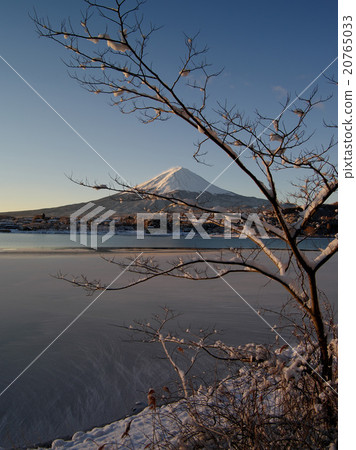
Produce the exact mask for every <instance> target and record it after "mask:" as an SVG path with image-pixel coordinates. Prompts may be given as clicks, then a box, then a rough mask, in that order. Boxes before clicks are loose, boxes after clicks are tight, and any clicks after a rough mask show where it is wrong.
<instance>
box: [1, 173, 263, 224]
mask: <svg viewBox="0 0 356 450" xmlns="http://www.w3.org/2000/svg"><path fill="white" fill-rule="evenodd" d="M134 189H137V190H138V191H145V192H148V193H155V194H161V195H165V196H172V197H174V198H177V199H180V200H185V201H186V202H188V203H190V204H193V205H195V204H196V205H204V207H206V208H210V209H214V210H218V211H231V212H239V211H242V210H250V209H256V208H261V207H268V205H269V202H268V201H267V200H264V199H261V198H257V197H246V196H244V195H240V194H236V193H234V192H231V191H227V190H225V189H222V188H220V187H218V186H215V185H214V184H210V183H209V182H208V181H207V180H205V179H204V178H202V177H201V176H199V175H197V174H195V173H194V172H192V171H190V170H189V169H185V168H183V167H174V168H172V169H169V170H166V171H165V172H162V173H160V174H159V175H157V176H155V177H154V178H152V179H150V180H148V181H146V182H144V183H141V184H139V185H136V186H135V188H133V190H132V191H131V192H122V193H117V194H114V195H110V196H108V197H103V198H101V199H99V200H94V201H93V203H95V205H96V206H103V207H104V208H106V209H112V210H114V211H116V212H117V214H118V215H119V216H128V215H133V214H136V213H138V212H157V211H161V210H162V209H164V210H165V211H166V212H169V211H179V210H180V208H181V207H180V206H179V205H176V204H172V202H170V201H169V200H165V199H161V198H153V197H152V198H149V199H147V198H145V199H144V200H142V199H141V198H139V196H138V195H137V192H135V191H134ZM85 204H86V203H76V204H71V205H65V206H59V207H55V208H43V209H38V210H31V211H16V212H9V213H7V214H9V215H11V216H13V217H24V216H33V215H37V214H45V215H46V216H47V217H62V216H69V215H70V214H72V213H74V212H75V211H77V210H78V209H79V208H81V207H82V206H84V205H85Z"/></svg>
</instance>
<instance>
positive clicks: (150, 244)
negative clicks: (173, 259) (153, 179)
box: [0, 231, 331, 252]
mask: <svg viewBox="0 0 356 450" xmlns="http://www.w3.org/2000/svg"><path fill="white" fill-rule="evenodd" d="M77 237H78V242H73V241H71V240H70V235H69V234H67V233H63V234H56V233H39V232H19V233H15V232H13V233H1V232H0V252H1V251H3V250H21V249H43V248H45V249H57V248H62V249H64V248H85V247H84V246H83V245H81V244H80V243H79V235H78V236H77ZM330 241H331V239H330V238H307V239H305V240H303V242H302V243H301V244H300V245H301V248H302V249H305V250H317V249H319V248H325V247H326V246H327V245H328V243H329V242H330ZM89 242H90V241H89V240H88V243H89ZM265 242H266V245H267V246H269V247H270V248H283V246H282V243H281V241H280V240H279V239H273V238H271V239H265ZM98 243H99V247H102V248H171V249H174V248H206V249H209V248H212V249H214V248H216V249H219V248H230V247H235V248H252V247H253V246H254V244H253V243H252V242H251V241H250V240H249V239H238V238H235V239H224V238H223V237H219V236H214V237H211V239H203V238H202V237H201V236H199V235H195V236H194V237H193V239H186V238H185V236H184V235H181V239H172V237H171V236H169V235H168V236H163V235H160V236H153V235H149V234H147V235H145V237H144V239H137V237H136V232H135V231H133V232H129V233H126V234H116V235H114V236H112V237H111V238H110V239H109V240H107V241H106V242H104V243H101V236H100V235H99V236H98Z"/></svg>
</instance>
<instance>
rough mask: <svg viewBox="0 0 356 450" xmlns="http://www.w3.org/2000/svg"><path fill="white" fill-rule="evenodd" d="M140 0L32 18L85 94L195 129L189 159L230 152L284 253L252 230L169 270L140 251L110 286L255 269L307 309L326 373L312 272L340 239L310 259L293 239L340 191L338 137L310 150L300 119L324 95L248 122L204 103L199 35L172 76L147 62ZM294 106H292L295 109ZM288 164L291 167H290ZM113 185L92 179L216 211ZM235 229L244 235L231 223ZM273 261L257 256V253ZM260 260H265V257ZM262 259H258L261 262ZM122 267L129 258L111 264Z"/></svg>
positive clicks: (188, 41)
mask: <svg viewBox="0 0 356 450" xmlns="http://www.w3.org/2000/svg"><path fill="white" fill-rule="evenodd" d="M141 3H142V2H141V1H128V0H121V1H119V0H116V1H114V0H112V1H106V2H102V3H101V2H96V1H91V0H86V4H87V10H86V12H85V13H84V14H83V17H82V21H81V26H78V27H75V26H73V25H72V24H71V22H70V20H68V21H64V22H62V23H61V25H60V26H58V27H54V26H52V25H51V22H50V21H49V20H48V19H41V18H39V17H38V15H37V14H35V15H34V17H33V19H34V21H35V23H36V26H37V29H38V32H39V34H40V36H44V37H47V38H50V39H52V40H53V41H55V42H57V43H58V44H59V45H61V46H63V47H65V48H66V49H68V51H69V53H70V55H71V59H70V62H69V63H68V66H69V67H70V68H71V69H72V73H71V76H72V77H73V78H74V79H76V80H77V81H79V83H80V84H81V85H82V86H83V87H84V88H85V89H87V90H88V91H90V92H92V93H95V94H100V95H104V94H105V95H107V96H109V97H110V99H111V103H112V105H113V106H117V107H119V109H120V110H121V112H122V113H124V114H130V113H136V114H138V115H139V118H140V120H141V121H142V122H143V123H151V122H154V121H164V120H167V119H168V118H169V117H171V116H175V117H178V118H179V119H181V120H182V121H184V122H185V124H186V125H187V126H190V127H193V128H195V129H196V130H197V131H198V132H199V133H200V135H201V139H200V140H199V141H198V142H197V143H196V150H195V152H194V158H195V159H196V160H197V161H199V162H201V161H202V157H203V155H204V152H203V147H204V144H206V143H207V142H210V143H213V144H215V146H216V147H217V148H219V150H220V151H222V152H224V153H225V154H226V155H227V156H228V157H229V158H230V165H232V166H233V167H235V168H236V169H238V170H240V171H242V172H243V173H245V174H246V175H247V176H248V177H249V179H250V180H251V181H252V182H253V183H254V184H255V186H257V188H258V189H259V191H260V192H261V194H262V195H263V196H264V197H265V198H266V199H267V200H268V201H269V203H270V208H271V210H272V212H273V213H272V215H273V220H272V222H271V220H269V221H268V220H267V219H266V217H261V221H262V224H263V225H264V226H265V229H266V230H267V231H268V232H269V233H270V234H271V235H272V236H274V237H275V238H278V239H280V240H281V241H282V242H283V243H284V245H285V247H286V249H287V251H286V252H284V253H283V255H282V256H281V255H279V254H278V253H276V252H274V251H272V250H270V249H269V248H268V246H266V244H265V242H264V241H263V240H262V239H260V238H259V237H258V235H257V234H256V233H254V232H249V233H248V238H249V239H251V240H252V241H253V242H254V244H255V245H256V247H257V250H256V249H254V250H251V251H250V252H247V251H241V250H238V249H232V250H231V252H230V255H227V252H223V253H222V255H221V256H220V257H211V256H208V257H204V256H202V255H201V254H200V255H198V256H197V257H196V258H190V259H189V260H177V261H174V262H173V263H172V264H171V265H170V266H169V267H162V266H160V265H159V264H158V263H157V261H155V260H154V259H152V258H146V257H141V258H139V259H137V260H136V261H135V263H134V264H132V265H131V267H130V270H131V271H132V272H134V273H135V274H137V276H138V278H137V279H136V280H135V281H134V282H133V283H131V284H125V285H123V286H120V287H109V290H119V289H125V288H127V287H128V286H131V285H133V284H137V283H142V282H144V281H147V280H149V279H152V278H154V277H158V276H172V277H184V278H187V279H190V280H206V279H215V278H222V277H225V276H226V275H228V274H231V273H232V274H234V273H238V272H245V271H246V270H248V271H252V272H257V273H260V274H263V275H265V276H266V277H268V278H270V279H272V280H274V281H275V282H277V283H279V284H280V285H282V286H283V287H284V288H285V289H286V290H287V291H288V293H289V294H290V296H291V297H292V298H293V299H294V300H295V302H296V303H297V304H298V306H299V308H300V310H301V311H302V314H305V315H306V316H307V317H308V318H309V320H310V322H311V324H312V326H313V330H314V333H315V339H316V342H317V348H318V351H319V352H320V362H321V371H320V375H321V376H322V377H323V378H324V379H327V380H330V379H331V378H332V370H331V361H330V356H329V354H328V335H327V332H326V330H325V327H324V318H323V312H322V309H321V305H320V299H319V291H318V284H317V272H318V270H319V269H320V268H321V267H322V266H323V265H324V264H325V263H326V262H327V261H328V260H329V259H330V258H331V257H332V256H333V255H334V254H335V253H336V252H337V238H335V239H334V240H332V241H331V242H330V244H329V245H328V246H327V248H326V249H325V250H324V251H322V252H320V254H319V255H318V256H317V257H316V258H314V259H311V258H310V257H309V256H308V255H307V254H305V253H304V252H303V251H301V249H300V246H299V242H300V239H301V237H302V236H303V233H304V231H305V229H306V228H307V226H308V225H309V224H310V221H311V220H312V218H313V216H314V215H315V213H316V212H317V210H318V209H319V208H320V207H321V206H322V205H323V204H324V203H325V202H326V201H327V200H328V199H329V198H330V196H331V195H332V194H333V193H334V192H335V191H336V190H337V170H336V167H335V164H334V163H333V160H332V150H333V149H334V146H335V142H334V140H333V139H331V140H330V141H329V142H328V143H327V144H326V145H325V146H320V148H313V149H310V148H308V147H307V144H308V143H309V140H310V138H311V136H312V134H308V133H307V129H306V122H307V120H308V117H309V114H310V112H311V111H312V110H313V109H314V108H315V107H316V106H317V105H320V104H321V103H323V102H325V101H327V100H328V99H329V98H330V97H326V98H321V97H318V92H317V89H314V90H313V91H312V92H311V93H310V94H309V95H308V96H305V97H304V96H303V97H298V98H297V99H296V100H293V101H291V98H290V97H288V98H287V99H286V101H285V103H284V104H282V105H281V109H280V113H279V114H278V116H276V117H272V116H268V115H264V114H261V113H260V112H258V111H257V112H256V115H255V118H254V120H251V119H249V118H246V117H244V115H243V114H241V113H240V112H239V110H238V109H237V108H236V106H230V105H229V104H228V102H227V101H226V102H221V103H218V104H217V105H214V106H211V105H210V104H209V97H208V88H209V86H210V83H209V82H210V81H211V79H212V78H214V77H217V76H219V74H220V71H213V70H212V69H211V66H210V64H208V62H207V61H206V59H205V56H206V53H207V48H206V47H199V44H198V35H196V36H185V47H186V52H185V55H184V56H183V57H182V59H181V62H180V67H179V69H178V70H177V73H176V76H175V77H173V78H172V79H169V77H165V75H164V73H163V72H162V71H161V70H160V69H159V66H158V60H159V58H158V57H157V61H155V62H154V63H153V62H152V61H151V60H149V59H148V57H147V53H146V49H147V46H148V45H149V42H150V38H151V36H152V34H153V33H155V32H156V31H158V30H159V29H158V28H157V27H155V26H152V25H151V26H149V27H146V25H145V23H144V20H143V17H142V16H140V6H141ZM97 15H98V16H99V17H100V23H105V24H106V25H105V29H101V30H99V29H97V26H98V25H97V22H95V21H94V20H93V17H94V16H97ZM291 106H293V110H291ZM292 169H293V170H292ZM282 170H289V171H290V173H293V174H295V175H296V176H297V179H298V178H299V177H300V176H302V177H303V179H302V180H300V182H296V183H294V185H293V193H292V194H293V195H294V198H295V202H296V203H297V204H298V205H299V206H300V207H301V212H299V214H298V215H297V216H295V217H294V218H292V219H291V218H290V215H288V214H287V213H286V211H285V210H284V207H283V204H284V203H285V199H283V198H282V199H281V198H280V195H279V193H278V187H277V180H278V176H277V177H276V174H277V173H278V172H280V171H282ZM115 181H116V182H117V184H116V185H111V186H108V185H106V184H104V185H91V184H90V183H83V182H81V183H80V184H83V185H89V186H90V187H93V188H95V189H109V190H113V191H116V192H136V193H139V194H140V195H141V196H142V197H144V198H147V197H150V198H152V197H159V198H163V199H166V200H168V201H169V202H171V203H175V204H179V205H181V206H182V207H186V208H187V210H191V209H192V208H193V209H195V210H200V211H201V212H205V213H216V210H212V209H209V208H205V207H204V206H202V205H201V204H199V202H198V201H197V202H196V203H190V202H187V201H184V200H182V199H178V198H174V197H172V196H164V195H160V194H158V193H154V192H143V191H140V190H139V189H138V188H134V189H133V188H132V187H130V186H127V185H125V184H123V183H122V182H121V180H119V179H116V180H115ZM235 231H236V233H237V234H238V233H240V232H241V231H239V230H238V229H235ZM263 255H264V257H266V258H267V260H269V261H270V262H271V263H272V269H271V267H270V265H268V264H266V263H264V262H263V258H262V256H263ZM261 258H262V259H261ZM261 261H262V262H261ZM110 262H111V263H114V264H119V265H124V266H127V262H126V261H115V260H110ZM69 281H70V282H72V283H73V284H75V285H79V286H83V287H85V288H86V289H88V290H90V291H92V292H93V291H96V290H100V289H106V286H105V285H104V284H101V283H98V282H97V281H95V282H91V281H90V280H87V279H76V280H69Z"/></svg>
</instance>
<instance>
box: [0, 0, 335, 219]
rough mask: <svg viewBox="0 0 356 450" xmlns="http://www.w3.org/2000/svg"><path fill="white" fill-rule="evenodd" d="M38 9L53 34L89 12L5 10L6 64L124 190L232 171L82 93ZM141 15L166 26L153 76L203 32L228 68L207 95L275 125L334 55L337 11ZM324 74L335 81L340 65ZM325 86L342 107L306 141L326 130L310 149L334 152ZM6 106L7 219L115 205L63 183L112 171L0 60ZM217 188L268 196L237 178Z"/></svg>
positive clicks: (322, 6)
mask: <svg viewBox="0 0 356 450" xmlns="http://www.w3.org/2000/svg"><path fill="white" fill-rule="evenodd" d="M33 7H35V8H36V11H37V13H38V15H39V16H48V17H49V18H50V19H51V22H52V23H53V24H59V23H60V22H61V20H62V19H63V18H67V17H70V18H71V20H72V22H73V24H76V23H78V22H79V21H80V18H81V15H80V11H81V10H84V9H85V4H84V3H83V2H82V1H79V0H78V1H72V0H61V1H51V2H49V1H47V0H36V1H34V0H13V1H11V2H1V5H0V56H1V57H2V58H4V59H5V60H6V61H7V62H8V63H9V64H10V65H11V66H12V67H13V68H14V69H15V70H16V71H17V72H18V73H19V74H20V75H21V76H22V77H23V78H24V79H25V80H26V81H27V82H28V83H29V84H30V85H31V86H33V88H34V89H36V90H37V91H38V92H39V93H40V95H41V96H42V97H43V98H44V99H45V100H46V101H47V102H48V103H49V104H50V105H51V106H52V107H53V108H54V109H55V110H56V111H58V113H59V114H61V115H62V116H63V118H64V119H65V120H66V121H67V122H68V123H69V124H70V125H71V126H72V127H73V128H75V129H76V130H77V131H78V133H80V134H81V135H82V136H83V137H84V138H85V139H86V140H87V141H88V142H89V143H90V144H91V145H92V146H93V147H94V148H95V150H96V151H97V152H98V153H100V154H101V155H102V157H103V158H104V159H105V160H106V161H108V162H109V164H110V165H111V166H112V167H113V168H114V169H115V170H116V171H117V172H119V173H120V174H121V175H122V176H123V177H124V178H125V179H126V180H128V181H129V182H130V183H132V184H137V183H141V182H143V181H146V180H148V179H149V178H152V177H153V176H155V175H157V174H159V173H160V172H162V171H164V170H167V169H169V168H170V167H174V166H183V167H186V168H188V169H190V170H192V171H193V172H195V173H197V174H199V175H200V176H202V177H204V178H206V179H207V180H209V181H212V180H213V179H214V178H215V177H216V176H217V175H218V174H219V173H220V172H221V171H222V170H223V169H224V168H225V167H226V166H227V165H228V164H229V163H230V160H229V159H228V157H227V156H226V155H224V154H223V153H222V152H221V151H219V150H218V149H214V147H212V146H211V147H209V148H208V150H209V153H208V155H206V157H205V159H206V162H207V163H209V164H210V166H206V165H201V164H198V163H197V162H195V160H194V159H193V158H192V155H193V153H194V150H195V147H194V145H193V143H194V142H196V141H197V140H198V138H199V133H197V132H196V131H195V130H193V129H189V128H187V126H186V125H185V124H184V123H180V122H179V121H178V120H177V119H172V120H169V121H168V122H163V123H153V124H150V125H143V124H141V123H140V122H139V121H138V119H137V117H136V116H134V115H122V114H120V112H119V111H118V109H115V108H114V107H112V106H110V105H109V98H106V97H104V96H100V95H98V96H95V95H92V94H90V93H88V92H87V91H85V90H84V89H82V88H81V87H80V86H79V85H78V83H76V82H75V81H74V80H73V79H71V78H70V77H69V76H68V72H67V67H66V66H65V64H64V63H63V61H62V60H63V59H67V58H68V53H66V51H65V50H64V49H63V48H62V47H60V46H58V45H57V44H56V43H54V42H52V41H50V40H48V39H44V38H39V37H38V35H37V34H36V30H35V26H34V24H33V22H32V20H31V19H30V17H29V13H31V12H32V11H33ZM144 15H145V20H147V21H148V22H153V23H154V24H157V25H163V28H162V29H161V30H160V31H159V32H158V33H157V35H156V37H155V39H154V40H153V42H152V47H151V49H150V50H149V56H150V58H151V60H152V61H153V62H154V64H155V67H157V68H158V69H159V68H160V67H161V68H162V69H161V70H162V71H163V72H164V73H167V76H170V75H172V73H173V72H172V71H174V70H176V68H177V67H178V65H179V61H180V59H179V56H180V55H182V54H184V34H183V32H185V33H186V34H187V35H193V34H195V33H196V32H197V31H199V32H200V35H199V42H201V43H202V44H204V43H206V44H207V46H208V47H209V53H208V56H207V59H208V60H209V61H210V62H212V63H213V66H214V67H215V68H216V69H220V68H222V67H224V72H223V74H222V75H221V76H220V78H219V79H216V80H214V81H213V83H212V85H211V89H212V92H213V96H214V97H216V98H220V99H222V100H223V101H224V100H225V99H228V100H229V102H230V103H231V104H235V103H236V104H237V105H238V107H239V108H240V110H242V111H244V112H245V113H246V115H248V116H252V115H253V112H254V110H255V109H256V108H258V109H259V110H260V111H261V112H263V113H265V114H266V115H269V116H273V115H277V114H278V113H279V112H280V105H279V102H281V101H283V100H284V98H285V95H286V93H287V92H289V93H291V95H292V98H294V95H295V94H296V93H299V92H301V91H302V90H303V89H304V88H305V87H306V86H307V85H308V84H309V83H310V82H311V81H312V80H313V79H314V78H315V77H316V76H318V74H319V73H320V72H321V71H322V70H323V69H324V68H325V67H327V66H328V65H329V64H330V63H331V61H333V59H334V58H335V57H336V56H337V1H334V0H332V1H331V0H326V1H323V2H322V1H314V2H310V1H306V0H301V1H298V2H286V1H285V0H278V1H273V2H266V1H255V2H242V1H230V0H229V1H228V0H221V1H220V2H219V3H217V2H216V1H213V0H195V1H191V0H180V1H176V2H173V1H171V2H169V1H167V0H148V1H147V3H146V4H145V5H144ZM326 74H327V75H329V76H332V75H337V62H335V63H334V64H333V65H332V66H331V67H330V68H329V69H328V71H327V72H326ZM317 84H318V86H319V88H320V92H321V93H322V94H324V93H326V94H329V93H333V94H334V98H333V99H332V100H331V101H330V102H329V103H327V104H324V105H323V106H322V107H321V108H318V109H317V110H316V111H315V113H313V115H312V117H311V122H310V123H308V127H309V130H310V131H313V130H314V129H317V130H318V132H317V133H316V135H315V137H314V138H313V140H312V141H311V145H314V144H319V143H324V144H327V142H328V139H329V137H330V134H331V130H330V129H325V128H320V126H319V125H320V123H321V121H322V118H323V117H324V118H325V119H326V121H329V122H336V121H337V95H336V89H335V88H334V87H333V86H331V85H330V84H329V83H328V82H327V80H325V79H324V78H320V79H319V80H318V82H317ZM313 87H314V86H313ZM310 89H312V88H310ZM306 94H307V93H306ZM0 102H1V109H0V110H1V121H0V123H1V125H0V126H1V137H0V148H1V162H0V211H11V210H12V211H15V210H22V209H37V208H42V207H43V208H44V207H51V206H60V205H64V204H70V203H77V202H82V201H89V200H92V199H96V198H99V197H103V196H105V195H108V194H109V193H105V192H103V191H100V192H95V191H93V190H91V189H86V188H83V187H80V186H78V185H75V184H73V183H72V182H71V181H69V180H68V179H67V177H66V174H68V175H73V176H74V177H75V178H78V179H82V178H86V177H87V178H88V179H89V180H91V181H97V182H100V183H105V182H107V181H108V180H109V174H111V175H114V172H113V171H112V170H111V168H110V167H108V166H107V165H106V164H105V163H104V162H103V161H102V160H101V159H100V158H99V157H98V156H97V155H96V154H95V153H94V152H93V150H91V149H90V148H89V147H88V146H87V145H86V144H85V143H84V142H83V141H82V140H81V139H80V138H79V137H78V136H77V135H76V134H75V133H74V132H73V130H71V129H70V128H69V127H68V125H66V124H65V123H64V122H63V121H62V120H61V119H60V118H59V117H58V116H57V115H56V114H55V113H54V112H53V111H52V110H51V109H50V108H49V106H48V105H46V104H45V103H44V102H43V101H42V100H41V99H40V98H39V97H38V96H36V95H35V93H34V92H33V91H32V90H31V89H30V88H29V87H28V86H27V85H26V83H25V82H24V81H23V80H21V79H20V78H19V76H18V75H16V74H15V73H14V71H13V70H11V68H10V67H9V66H8V65H7V64H6V63H5V62H4V61H3V60H2V59H0ZM335 152H336V150H335ZM335 161H336V155H335ZM278 176H279V181H280V187H279V189H280V190H281V191H282V192H284V191H287V190H288V174H287V173H286V174H282V173H281V174H280V175H278ZM215 184H216V185H218V186H220V187H222V188H225V189H228V190H232V191H234V192H237V193H239V194H243V195H256V196H260V194H259V192H258V191H257V189H256V188H255V187H254V186H253V185H252V184H251V183H249V182H248V180H247V178H246V177H245V176H243V175H242V174H241V173H240V172H239V171H238V169H237V168H235V167H230V169H228V170H227V171H226V172H225V173H224V174H223V175H222V176H221V177H220V178H219V180H218V181H216V183H215Z"/></svg>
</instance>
